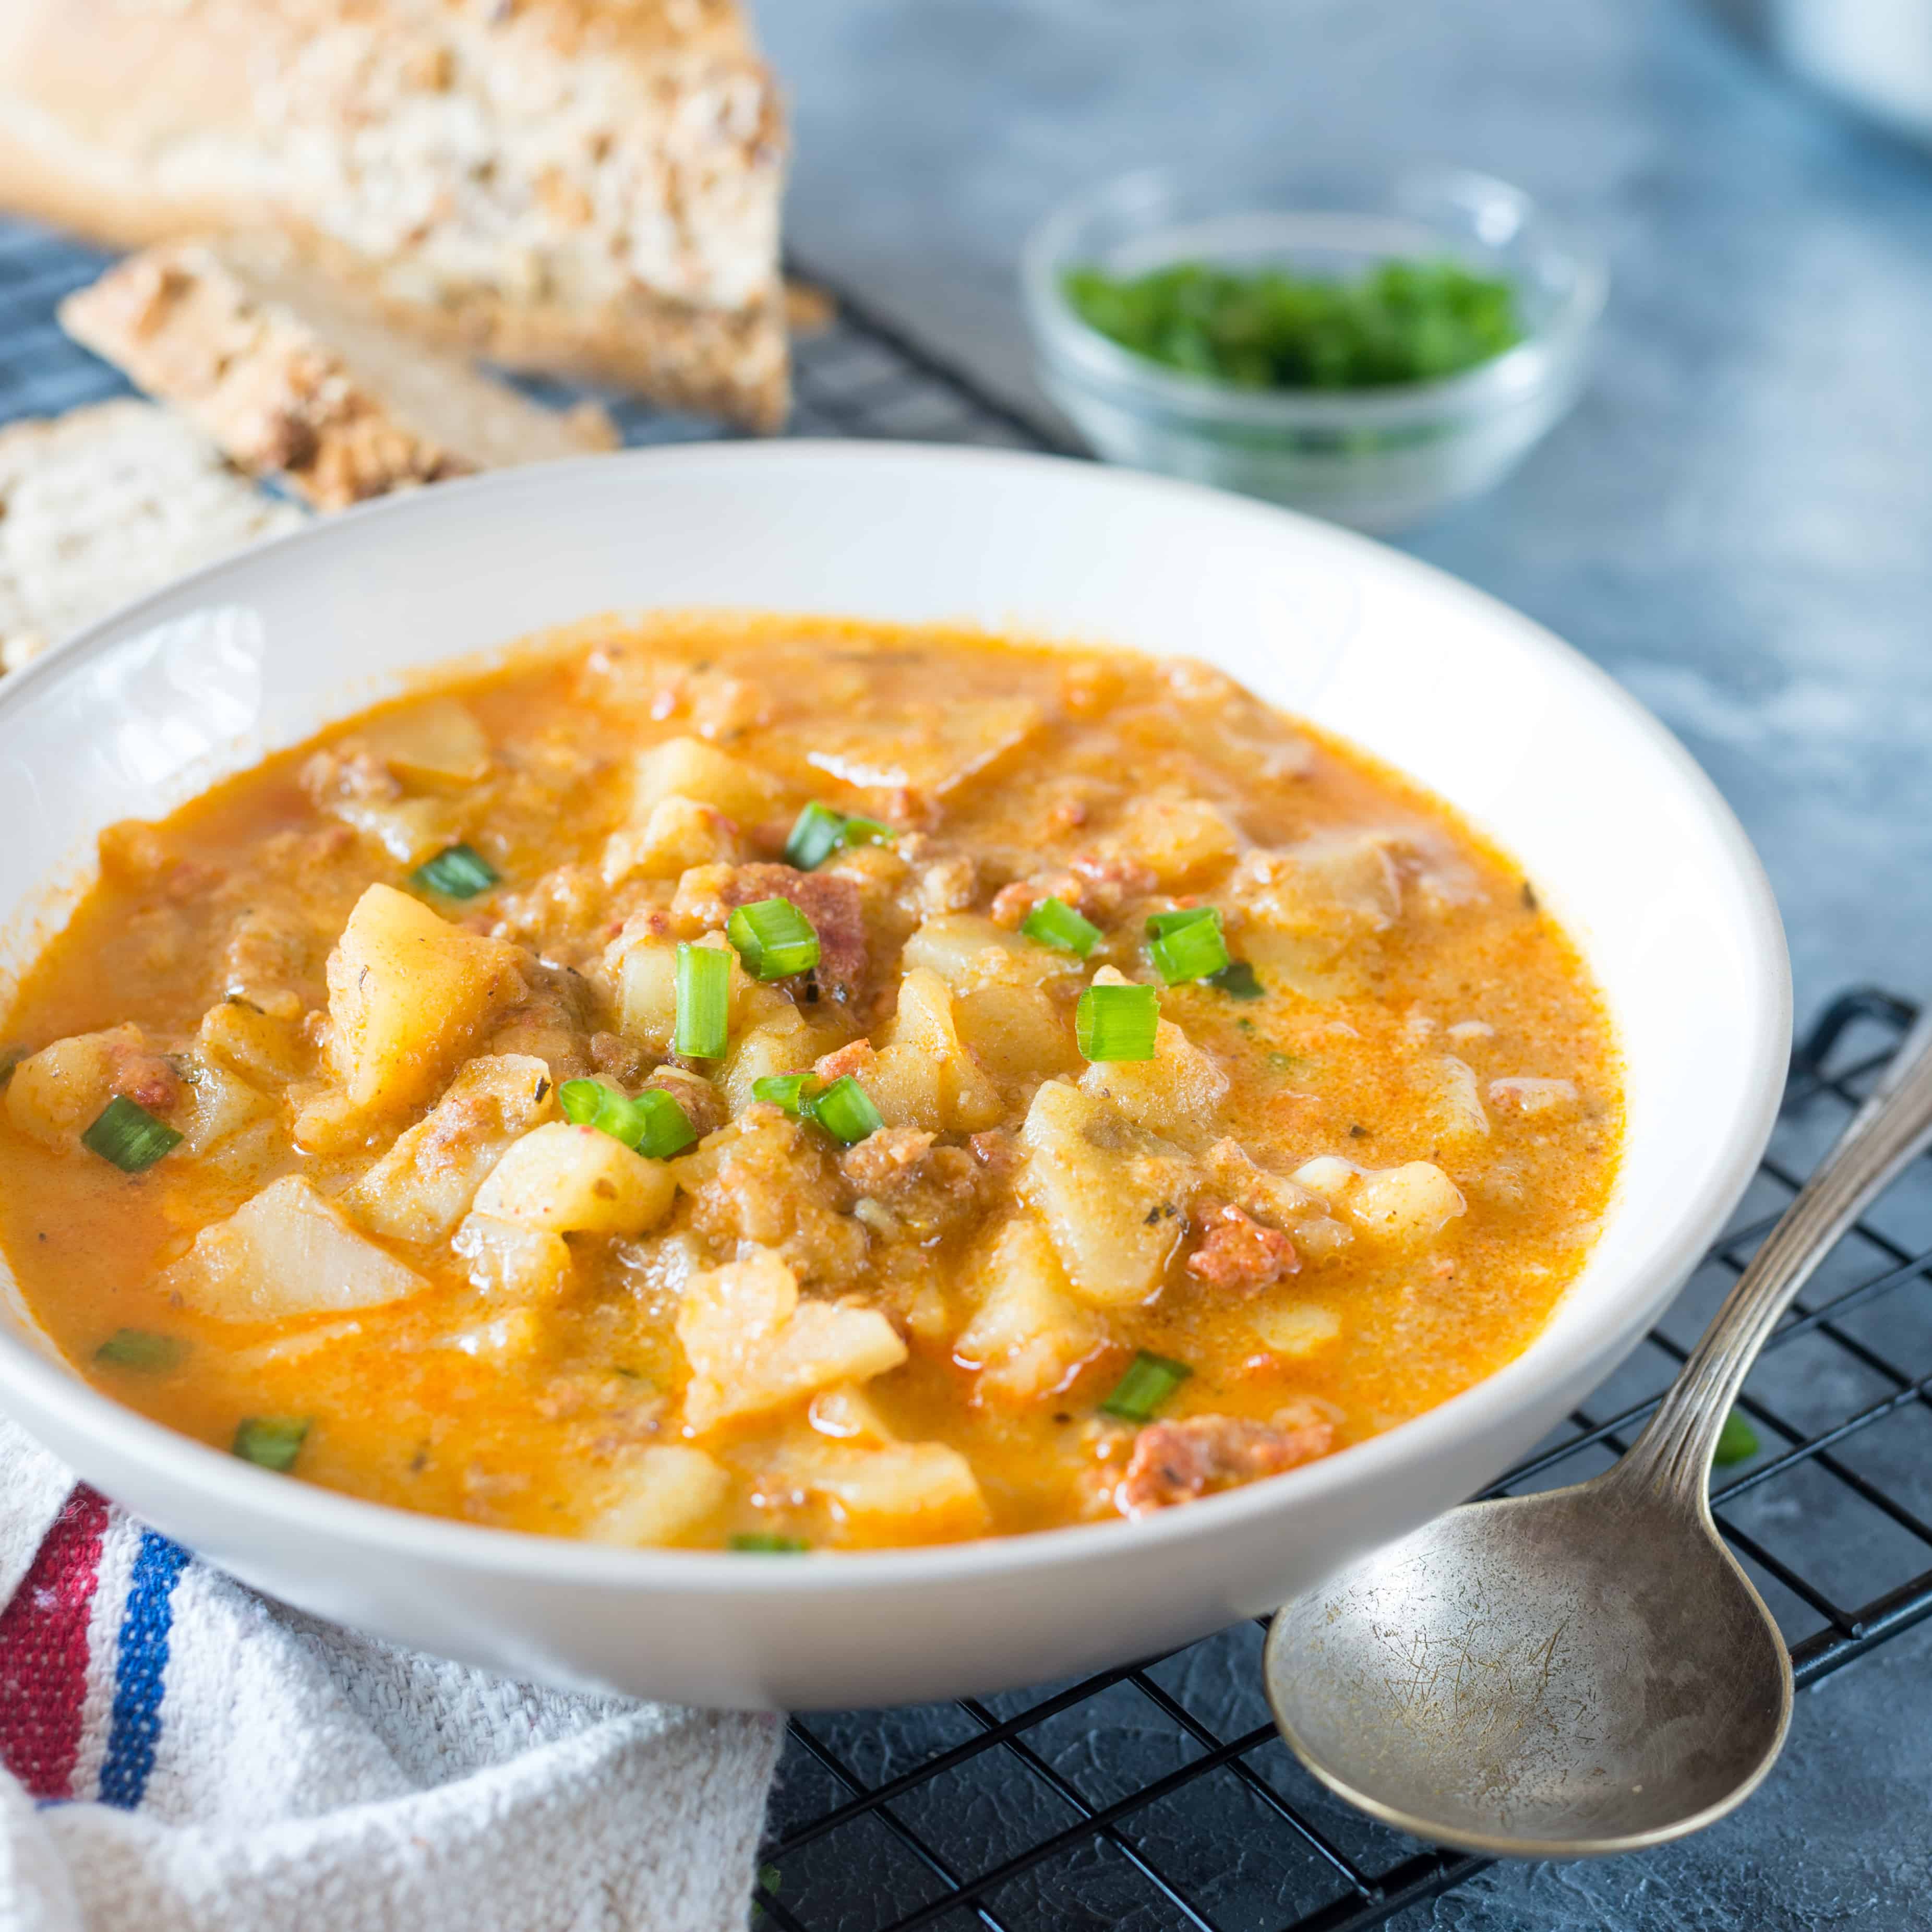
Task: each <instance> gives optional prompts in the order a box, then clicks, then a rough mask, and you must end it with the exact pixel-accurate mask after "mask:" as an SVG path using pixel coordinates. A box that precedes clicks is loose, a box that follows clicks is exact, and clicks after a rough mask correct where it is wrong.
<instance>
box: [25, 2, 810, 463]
mask: <svg viewBox="0 0 1932 1932" xmlns="http://www.w3.org/2000/svg"><path fill="white" fill-rule="evenodd" d="M783 171H784V134H783V128H782V124H781V115H780V112H779V108H778V98H777V93H776V89H775V85H774V83H773V82H772V77H771V76H770V74H769V72H768V71H767V70H766V68H765V67H764V65H763V63H762V62H761V61H760V59H759V58H758V56H757V51H756V49H755V47H754V45H753V43H752V40H751V35H750V32H749V29H748V27H747V26H746V23H745V20H744V17H743V15H742V13H741V11H740V9H739V5H738V0H0V205H4V206H6V207H10V208H14V209H16V210H18V211H22V212H25V213H28V214H36V215H38V216H40V217H43V218H45V219H47V220H54V221H57V222H60V223H65V224H66V225H67V226H70V227H73V228H75V229H79V230H80V231H81V232H82V233H86V234H89V235H91V236H95V237H97V238H98V239H102V240H104V241H107V242H112V243H114V244H116V245H121V246H130V247H131V246H137V245H141V244H143V243H146V242H153V241H155V240H158V239H172V238H175V237H178V236H184V235H189V234H194V233H206V232H212V231H215V230H218V229H232V228H240V227H248V226H255V225H259V224H261V223H269V224H272V225H275V226H281V227H284V228H287V229H290V230H291V232H293V233H298V234H299V235H301V236H302V237H303V238H304V241H305V247H306V248H308V249H309V250H310V251H311V253H312V254H313V255H314V258H315V259H316V260H317V261H318V262H320V263H321V264H322V266H324V267H325V268H326V269H327V270H328V272H330V273H331V274H332V275H338V276H343V277H346V278H353V279H356V280H357V281H359V282H360V283H361V284H362V286H363V287H364V289H365V293H367V294H368V296H370V297H371V299H374V300H377V301H378V302H380V303H381V304H382V305H383V306H384V307H385V308H386V309H387V310H388V311H389V312H390V313H391V314H392V315H393V316H395V317H398V318H399V319H401V320H406V321H407V322H409V323H411V324H413V326H416V327H417V328H419V329H422V330H424V331H425V332H428V333H429V334H430V335H431V336H433V337H434V338H437V339H439V340H441V341H445V342H447V343H449V344H453V345H455V346H458V347H463V348H464V349H466V350H469V352H470V353H475V354H477V355H480V356H484V357H486V358H487V359H490V360H492V361H495V362H500V363H503V364H505V365H509V366H511V367H513V368H529V369H539V370H550V371H562V372H568V373H573V374H585V375H588V376H590V377H595V378H598V379H601V380H608V381H610V382H613V383H617V384H619V385H620V386H625V387H628V388H631V389H636V390H638V391H640V392H643V393H645V394H647V395H652V396H655V397H657V398H659V399H660V400H661V401H666V402H668V403H670V404H675V405H678V406H680V407H691V408H697V409H703V410H712V411H715V412H717V413H721V414H723V415H725V416H730V417H731V418H733V419H736V420H737V421H740V422H745V423H747V424H748V425H751V426H753V427H755V428H766V429H769V428H776V427H777V426H778V425H779V424H780V423H781V422H782V420H783V419H784V413H785V409H786V404H787V366H786V350H785V338H784V313H783V296H782V293H781V286H780V282H779V277H778V197H779V193H780V189H781V182H782V176H783Z"/></svg>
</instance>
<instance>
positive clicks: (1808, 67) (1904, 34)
mask: <svg viewBox="0 0 1932 1932" xmlns="http://www.w3.org/2000/svg"><path fill="white" fill-rule="evenodd" d="M1718 10H1719V11H1720V12H1721V13H1724V15H1726V16H1727V17H1728V18H1729V19H1730V20H1732V22H1733V23H1734V24H1735V25H1736V26H1738V27H1739V28H1741V29H1742V31H1744V32H1745V33H1746V34H1748V36H1749V37H1751V39H1753V40H1756V41H1757V42H1758V43H1760V45H1762V46H1764V47H1765V48H1766V49H1767V50H1768V51H1769V52H1770V53H1771V54H1772V56H1773V57H1774V58H1775V59H1778V60H1779V61H1781V62H1783V63H1784V65H1786V66H1787V67H1788V68H1790V69H1791V71H1793V73H1794V74H1798V75H1799V76H1800V77H1802V78H1803V79H1804V80H1808V81H1810V82H1811V83H1812V84H1813V85H1814V86H1817V87H1819V88H1820V89H1823V91H1824V92H1826V93H1827V94H1829V95H1832V97H1833V98H1835V99H1836V100H1838V101H1840V102H1841V103H1842V104H1843V105H1845V106H1846V107H1850V108H1851V109H1852V110H1854V111H1855V112H1856V113H1860V114H1862V115H1864V116H1865V117H1866V118H1867V119H1869V120H1872V121H1876V122H1877V123H1878V124H1879V125H1880V126H1881V127H1886V128H1888V129H1890V130H1891V132H1892V133H1894V134H1900V135H1902V136H1904V137H1905V139H1907V140H1910V141H1916V142H1921V144H1925V143H1932V0H1718Z"/></svg>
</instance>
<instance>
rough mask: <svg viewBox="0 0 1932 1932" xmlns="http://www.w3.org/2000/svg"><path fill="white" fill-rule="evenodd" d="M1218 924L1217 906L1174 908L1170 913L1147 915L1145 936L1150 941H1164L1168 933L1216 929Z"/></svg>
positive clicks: (1218, 908) (1219, 910) (1219, 911)
mask: <svg viewBox="0 0 1932 1932" xmlns="http://www.w3.org/2000/svg"><path fill="white" fill-rule="evenodd" d="M1220 923H1221V908H1220V907H1219V906H1176V907H1175V909H1174V910H1172V912H1151V913H1148V922H1147V935H1148V938H1150V939H1165V938H1166V937H1167V935H1169V933H1170V932H1186V931H1187V929H1188V928H1189V927H1190V926H1214V927H1215V928H1217V929H1219V927H1220Z"/></svg>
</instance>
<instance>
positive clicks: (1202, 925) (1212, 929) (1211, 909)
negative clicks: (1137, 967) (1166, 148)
mask: <svg viewBox="0 0 1932 1932" xmlns="http://www.w3.org/2000/svg"><path fill="white" fill-rule="evenodd" d="M1147 929H1148V938H1149V939H1150V940H1151V941H1153V944H1151V946H1149V947H1148V957H1149V958H1150V959H1152V960H1153V962H1154V965H1155V966H1156V968H1157V969H1158V970H1159V971H1160V977H1162V978H1163V980H1166V982H1167V983H1168V984H1169V986H1179V985H1180V984H1181V983H1182V982H1183V981H1184V980H1205V979H1206V978H1207V977H1208V974H1211V973H1219V972H1221V971H1223V970H1224V969H1225V968H1226V967H1227V966H1228V965H1229V959H1228V942H1227V941H1226V940H1225V939H1223V938H1222V937H1221V910H1220V907H1218V906H1188V907H1184V908H1183V909H1182V910H1179V911H1178V912H1157V913H1154V914H1153V915H1152V916H1151V917H1150V918H1149V919H1148V922H1147Z"/></svg>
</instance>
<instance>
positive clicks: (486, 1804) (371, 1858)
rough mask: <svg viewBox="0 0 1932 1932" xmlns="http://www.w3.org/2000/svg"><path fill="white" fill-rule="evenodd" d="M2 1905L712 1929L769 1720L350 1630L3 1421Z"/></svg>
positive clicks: (479, 1924) (67, 1920) (478, 1925)
mask: <svg viewBox="0 0 1932 1932" xmlns="http://www.w3.org/2000/svg"><path fill="white" fill-rule="evenodd" d="M0 1603H4V1604H5V1606H6V1607H5V1610H4V1611H0V1767H4V1769H0V1932H130V1928H136V1927H138V1928H139V1932H190V1928H193V1932H217V1928H220V1932H226V1928H227V1927H236V1928H237V1932H395V1929H396V1928H401V1927H407V1928H408V1932H443V1928H446V1927H447V1928H449V1932H493V1928H496V1927H501V1928H502V1932H549V1928H552V1927H554V1928H556V1932H566V1928H567V1932H602V1928H609V1932H619V1928H622V1932H721V1928H724V1927H733V1928H736V1927H743V1926H744V1925H745V1923H746V1916H747V1906H748V1900H749V1898H750V1892H751V1872H752V1860H753V1857H754V1852H755V1850H756V1847H757V1837H758V1830H759V1826H760V1822H761V1820H762V1818H763V1812H764V1804H765V1794H766V1790H767V1788H768V1787H769V1783H770V1779H771V1774H772V1766H773V1764H774V1763H775V1760H776V1758H777V1755H778V1745H779V1742H780V1738H781V1727H780V1724H779V1721H778V1719H777V1718H775V1717H774V1716H771V1715H759V1716H743V1715H725V1714H719V1713H709V1712H697V1711H686V1710H680V1709H676V1708H673V1707H672V1706H666V1705H661V1704H640V1703H633V1702H631V1701H629V1700H625V1699H621V1698H614V1697H612V1698H598V1697H571V1696H565V1695H563V1694H561V1693H559V1692H555V1691H542V1690H538V1689H536V1688H533V1687H532V1686H529V1685H520V1684H511V1683H506V1682H503V1681H502V1680H501V1679H497V1678H493V1677H490V1676H487V1675H486V1674H485V1673H483V1672H481V1671H478V1670H469V1669H467V1668H466V1667H463V1666H461V1665H459V1664H449V1663H445V1662H443V1661H440V1660H439V1659H436V1658H428V1657H422V1656H419V1655H414V1654H413V1653H410V1652H405V1651H401V1650H398V1649H394V1648H393V1647H392V1646H389V1645H386V1644H381V1643H374V1642H372V1641H371V1640H368V1639H367V1638H363V1637H353V1636H351V1635H350V1634H348V1633H347V1632H346V1631H340V1630H337V1629H335V1628H332V1627H331V1626H330V1625H326V1624H323V1623H320V1622H317V1621H316V1620H315V1619H313V1618H311V1617H307V1616H302V1614H300V1613H299V1612H296V1611H294V1610H288V1609H287V1608H285V1607H283V1606H282V1605H281V1604H275V1603H272V1602H270V1601H268V1600H267V1599H266V1598H261V1597H258V1596H257V1595H254V1593H253V1592H250V1591H248V1590H246V1589H243V1588H242V1586H240V1585H239V1584H238V1583H234V1582H233V1581H232V1580H229V1578H227V1577H223V1576H222V1575H221V1574H220V1573H219V1572H218V1571H214V1570H212V1569H211V1568H208V1566H207V1565H205V1564H202V1563H199V1562H196V1560H195V1559H193V1557H192V1556H190V1555H189V1554H188V1553H187V1552H186V1551H185V1550H182V1549H181V1548H180V1547H178V1545H176V1544H172V1543H170V1542H169V1541H168V1540H167V1539H166V1538H165V1537H162V1536H158V1535H156V1534H155V1533H154V1532H153V1531H152V1530H150V1529H144V1528H143V1527H142V1526H141V1525H140V1524H139V1523H136V1522H135V1521H133V1520H132V1519H131V1518H130V1517H128V1516H127V1515H126V1514H124V1512H123V1511H120V1510H118V1509H117V1508H115V1507H114V1506H113V1505H112V1504H111V1503H109V1502H107V1501H106V1500H105V1499H104V1498H103V1497H101V1496H98V1495H97V1494H96V1493H95V1492H94V1491H93V1490H90V1489H89V1488H88V1487H86V1486H85V1485H84V1484H82V1485H77V1484H75V1483H74V1478H72V1476H71V1475H69V1474H68V1472H67V1471H66V1470H65V1469H62V1467H61V1466H60V1465H59V1464H58V1463H56V1462H55V1460H54V1459H53V1458H52V1457H50V1456H48V1455H47V1454H45V1453H44V1452H43V1451H40V1449H38V1448H35V1447H34V1445H32V1444H31V1443H30V1442H28V1440H27V1439H26V1437H25V1436H23V1435H22V1434H20V1432H19V1431H18V1430H16V1429H15V1428H13V1426H12V1425H11V1424H8V1423H7V1422H5V1421H0Z"/></svg>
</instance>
